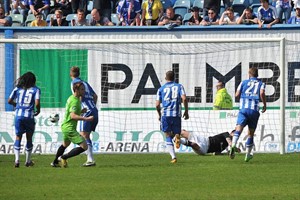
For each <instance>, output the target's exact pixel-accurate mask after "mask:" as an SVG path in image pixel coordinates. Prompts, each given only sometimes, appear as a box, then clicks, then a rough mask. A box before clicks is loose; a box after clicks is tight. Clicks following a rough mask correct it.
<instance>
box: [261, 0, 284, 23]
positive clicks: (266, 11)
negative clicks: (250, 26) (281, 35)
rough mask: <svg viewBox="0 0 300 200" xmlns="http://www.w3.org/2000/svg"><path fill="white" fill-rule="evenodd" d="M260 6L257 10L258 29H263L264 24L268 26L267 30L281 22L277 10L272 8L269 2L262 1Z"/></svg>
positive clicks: (266, 0)
mask: <svg viewBox="0 0 300 200" xmlns="http://www.w3.org/2000/svg"><path fill="white" fill-rule="evenodd" d="M260 4H261V6H260V7H259V8H258V10H257V18H258V24H259V25H258V27H259V28H262V26H263V24H267V28H271V27H272V26H273V25H274V24H277V23H278V22H279V19H278V15H277V11H276V8H274V7H273V6H270V5H269V1H268V0H260Z"/></svg>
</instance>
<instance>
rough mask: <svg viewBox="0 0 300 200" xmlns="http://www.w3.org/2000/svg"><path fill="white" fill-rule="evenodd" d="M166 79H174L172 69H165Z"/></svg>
mask: <svg viewBox="0 0 300 200" xmlns="http://www.w3.org/2000/svg"><path fill="white" fill-rule="evenodd" d="M166 80H168V81H174V80H175V73H174V72H173V71H167V73H166Z"/></svg>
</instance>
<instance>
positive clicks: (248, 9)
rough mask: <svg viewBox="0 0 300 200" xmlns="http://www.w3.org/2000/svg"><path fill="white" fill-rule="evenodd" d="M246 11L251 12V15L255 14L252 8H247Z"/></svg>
mask: <svg viewBox="0 0 300 200" xmlns="http://www.w3.org/2000/svg"><path fill="white" fill-rule="evenodd" d="M245 10H246V11H249V12H251V13H253V10H252V8H251V7H247V8H245Z"/></svg>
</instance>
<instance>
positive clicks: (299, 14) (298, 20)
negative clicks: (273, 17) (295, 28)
mask: <svg viewBox="0 0 300 200" xmlns="http://www.w3.org/2000/svg"><path fill="white" fill-rule="evenodd" d="M287 23H288V24H300V2H299V5H296V15H295V16H292V17H291V18H290V19H289V21H288V22H287Z"/></svg>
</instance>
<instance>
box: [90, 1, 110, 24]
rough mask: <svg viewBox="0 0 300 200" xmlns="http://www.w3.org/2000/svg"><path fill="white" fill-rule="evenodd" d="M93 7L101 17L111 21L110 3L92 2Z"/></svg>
mask: <svg viewBox="0 0 300 200" xmlns="http://www.w3.org/2000/svg"><path fill="white" fill-rule="evenodd" d="M93 6H94V7H93V8H96V9H97V10H98V11H99V13H100V15H101V17H107V18H108V19H109V20H110V21H111V9H112V8H111V1H109V0H93Z"/></svg>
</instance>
